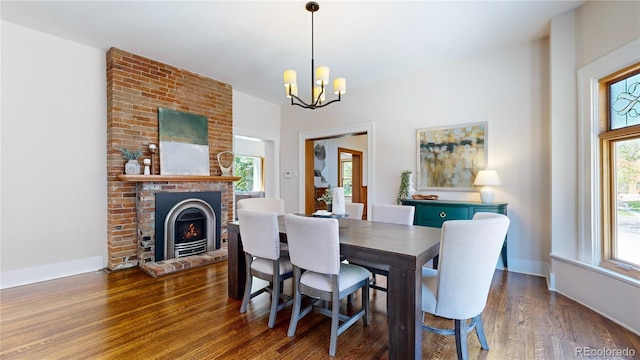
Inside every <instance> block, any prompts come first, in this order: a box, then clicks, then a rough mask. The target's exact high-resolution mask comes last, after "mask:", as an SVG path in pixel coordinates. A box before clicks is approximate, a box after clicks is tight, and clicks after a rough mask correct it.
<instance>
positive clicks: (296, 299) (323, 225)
mask: <svg viewBox="0 0 640 360" xmlns="http://www.w3.org/2000/svg"><path fill="white" fill-rule="evenodd" d="M284 219H285V224H286V228H287V239H288V241H289V255H290V256H291V262H292V264H293V311H292V314H291V322H290V324H289V331H288V333H287V335H288V336H294V335H295V333H296V327H297V326H298V321H299V320H300V319H302V318H303V317H304V316H305V315H307V314H308V313H309V312H310V311H311V310H314V311H316V312H318V313H320V314H323V315H326V316H329V317H331V334H330V341H329V355H330V356H335V354H336V350H337V346H338V344H337V343H338V336H339V335H340V334H342V333H343V332H344V331H345V330H346V329H348V328H349V327H350V326H351V325H352V324H354V323H355V322H356V321H358V319H360V318H362V319H363V321H364V324H365V326H366V325H368V322H369V319H368V317H369V275H370V274H369V271H367V270H366V269H365V268H363V267H360V266H356V265H352V264H345V263H342V262H340V242H339V237H338V236H339V226H338V220H337V219H330V218H314V217H306V216H300V215H294V214H286V215H285V216H284ZM303 270H304V272H303ZM358 289H362V308H361V309H360V310H359V311H357V312H355V313H354V314H353V315H351V316H348V315H346V314H342V313H340V311H339V310H340V300H341V299H343V298H344V297H346V296H347V295H351V294H353V293H354V292H356V291H357V290H358ZM302 296H307V297H309V298H311V300H312V301H311V302H310V303H309V305H308V306H307V307H305V308H304V309H301V304H302ZM327 301H330V302H331V309H330V310H329V308H327V307H324V306H319V305H318V303H319V302H321V303H326V302H327Z"/></svg>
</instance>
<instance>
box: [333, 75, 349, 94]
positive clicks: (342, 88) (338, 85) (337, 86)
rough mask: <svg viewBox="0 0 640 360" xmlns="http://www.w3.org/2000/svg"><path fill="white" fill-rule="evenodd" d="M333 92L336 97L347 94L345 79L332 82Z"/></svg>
mask: <svg viewBox="0 0 640 360" xmlns="http://www.w3.org/2000/svg"><path fill="white" fill-rule="evenodd" d="M333 92H334V93H335V94H336V95H342V94H344V93H346V92H347V79H345V78H337V79H335V80H333Z"/></svg>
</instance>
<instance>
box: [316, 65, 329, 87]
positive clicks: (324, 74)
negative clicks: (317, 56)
mask: <svg viewBox="0 0 640 360" xmlns="http://www.w3.org/2000/svg"><path fill="white" fill-rule="evenodd" d="M328 83H329V67H328V66H318V68H317V69H316V84H318V85H321V86H324V85H327V84H328Z"/></svg>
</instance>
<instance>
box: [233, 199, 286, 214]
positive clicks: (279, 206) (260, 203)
mask: <svg viewBox="0 0 640 360" xmlns="http://www.w3.org/2000/svg"><path fill="white" fill-rule="evenodd" d="M238 209H245V210H253V211H269V212H274V213H276V215H278V216H280V215H284V200H282V199H278V198H267V197H265V198H246V199H242V200H239V201H238Z"/></svg>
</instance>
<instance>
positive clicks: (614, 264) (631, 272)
mask: <svg viewBox="0 0 640 360" xmlns="http://www.w3.org/2000/svg"><path fill="white" fill-rule="evenodd" d="M620 264H623V266H624V263H620V262H618V261H615V260H603V261H601V262H600V266H602V267H603V268H605V269H607V270H610V271H613V272H616V273H619V274H622V275H624V276H629V277H632V278H634V279H638V280H640V270H638V269H637V268H634V267H631V268H630V269H627V268H623V267H620V266H619V265H620Z"/></svg>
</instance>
